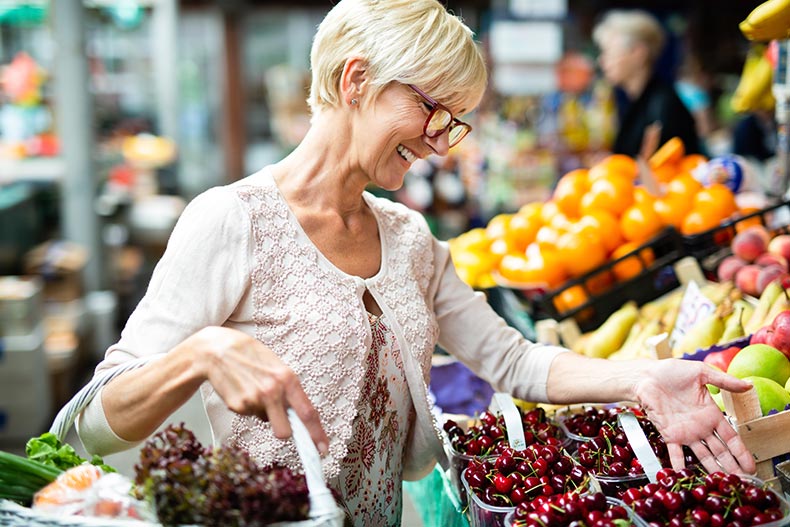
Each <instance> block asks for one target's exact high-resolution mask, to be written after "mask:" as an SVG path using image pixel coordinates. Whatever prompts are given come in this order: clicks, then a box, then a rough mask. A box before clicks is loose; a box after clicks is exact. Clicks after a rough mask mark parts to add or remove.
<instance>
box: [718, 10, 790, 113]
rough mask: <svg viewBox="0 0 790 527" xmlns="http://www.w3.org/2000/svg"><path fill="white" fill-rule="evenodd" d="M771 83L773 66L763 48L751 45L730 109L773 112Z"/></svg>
mask: <svg viewBox="0 0 790 527" xmlns="http://www.w3.org/2000/svg"><path fill="white" fill-rule="evenodd" d="M787 1H788V2H790V0H787ZM772 82H773V66H772V65H771V62H770V61H769V60H768V57H766V54H765V46H764V45H762V44H755V45H752V46H751V48H750V49H749V53H748V54H747V55H746V61H745V62H744V64H743V71H742V72H741V78H740V80H739V81H738V86H737V87H736V88H735V93H734V94H733V96H732V99H731V100H730V105H731V106H732V109H733V110H734V111H735V112H738V113H745V112H752V111H755V110H768V111H771V110H773V108H774V105H775V104H776V100H775V99H774V96H773V93H772V92H771V84H772Z"/></svg>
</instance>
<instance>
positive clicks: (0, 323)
mask: <svg viewBox="0 0 790 527" xmlns="http://www.w3.org/2000/svg"><path fill="white" fill-rule="evenodd" d="M41 304H42V284H41V279H40V278H39V277H37V276H2V277H0V337H2V336H21V335H28V334H30V333H32V332H33V331H34V330H35V328H36V327H37V326H38V325H39V324H40V323H41V319H42V316H43V314H42V308H41Z"/></svg>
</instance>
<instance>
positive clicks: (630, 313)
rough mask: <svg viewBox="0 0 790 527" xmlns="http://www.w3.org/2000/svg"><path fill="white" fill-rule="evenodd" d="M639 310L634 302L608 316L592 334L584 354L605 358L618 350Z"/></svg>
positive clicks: (627, 303)
mask: <svg viewBox="0 0 790 527" xmlns="http://www.w3.org/2000/svg"><path fill="white" fill-rule="evenodd" d="M638 315H639V309H637V307H636V303H635V302H626V303H625V305H623V307H621V308H620V309H618V310H617V311H615V312H614V313H612V314H611V315H609V318H607V319H606V320H605V321H604V323H603V324H601V326H600V327H599V328H598V329H596V330H595V331H593V332H592V334H591V335H590V338H589V339H588V340H587V343H586V345H585V349H584V354H585V355H587V356H590V357H597V358H606V357H608V356H609V355H611V354H612V353H614V352H615V351H617V350H618V349H620V348H621V347H622V345H623V343H624V342H625V340H626V338H627V337H628V333H629V332H630V331H631V327H632V326H633V325H634V323H635V322H636V319H637V317H638Z"/></svg>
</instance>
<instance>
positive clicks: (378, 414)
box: [329, 313, 414, 526]
mask: <svg viewBox="0 0 790 527" xmlns="http://www.w3.org/2000/svg"><path fill="white" fill-rule="evenodd" d="M368 318H369V320H370V328H371V333H372V336H373V341H372V343H371V346H370V353H369V354H368V356H367V360H366V364H365V377H364V383H363V386H362V393H363V394H365V395H364V396H363V397H360V398H359V400H358V404H357V416H356V418H355V419H354V423H353V425H352V428H353V430H354V434H353V439H352V440H351V443H350V444H349V445H348V454H347V455H346V457H345V458H344V459H343V461H342V463H341V465H340V474H339V475H338V476H337V477H336V478H333V479H332V480H331V481H330V482H329V485H330V487H332V488H333V489H334V490H335V491H337V492H338V493H339V495H340V496H341V498H342V506H343V507H344V508H345V510H346V513H347V515H348V517H349V521H350V522H351V524H352V525H357V526H369V525H392V526H399V525H400V524H401V509H402V486H401V479H402V473H403V454H404V451H405V448H406V439H407V435H408V431H409V427H410V426H411V425H412V423H413V422H414V408H413V406H412V402H411V396H410V394H409V387H408V385H407V384H406V376H405V374H404V370H403V360H402V357H401V353H400V349H399V347H398V342H397V339H396V338H395V334H394V333H393V332H392V330H391V329H390V328H389V327H388V326H387V325H386V324H385V322H384V320H383V318H384V317H383V316H382V317H376V316H375V315H372V314H370V313H368Z"/></svg>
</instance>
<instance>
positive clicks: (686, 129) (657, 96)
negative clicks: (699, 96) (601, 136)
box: [613, 77, 700, 157]
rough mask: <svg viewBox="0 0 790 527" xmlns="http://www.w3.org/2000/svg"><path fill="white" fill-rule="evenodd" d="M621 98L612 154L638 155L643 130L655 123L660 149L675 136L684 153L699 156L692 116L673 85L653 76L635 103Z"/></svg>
mask: <svg viewBox="0 0 790 527" xmlns="http://www.w3.org/2000/svg"><path fill="white" fill-rule="evenodd" d="M621 95H622V96H621V97H618V104H617V109H618V117H619V120H620V127H619V130H618V131H617V137H616V138H615V142H614V148H613V151H614V152H615V153H619V154H627V155H629V156H632V157H635V156H637V155H638V154H639V151H640V150H641V148H642V136H643V134H644V131H645V128H646V127H647V126H648V125H650V124H652V123H654V122H656V121H658V122H660V123H661V140H660V141H659V143H658V146H659V147H660V146H661V145H663V144H664V143H666V142H667V141H668V140H669V139H672V138H673V137H675V136H677V137H680V139H682V140H683V144H684V145H685V147H686V153H689V154H692V153H700V141H699V137H698V136H697V129H696V127H695V125H694V117H692V115H691V113H689V111H688V109H687V108H686V106H685V105H684V104H683V102H682V101H681V100H680V97H678V94H677V92H675V88H674V87H673V86H672V85H670V84H666V83H665V82H663V81H661V80H659V79H658V78H656V77H653V78H652V79H650V81H649V82H648V83H647V86H645V90H644V91H643V92H642V95H640V96H639V98H638V99H636V100H635V101H629V100H628V99H627V97H625V96H624V94H621Z"/></svg>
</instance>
